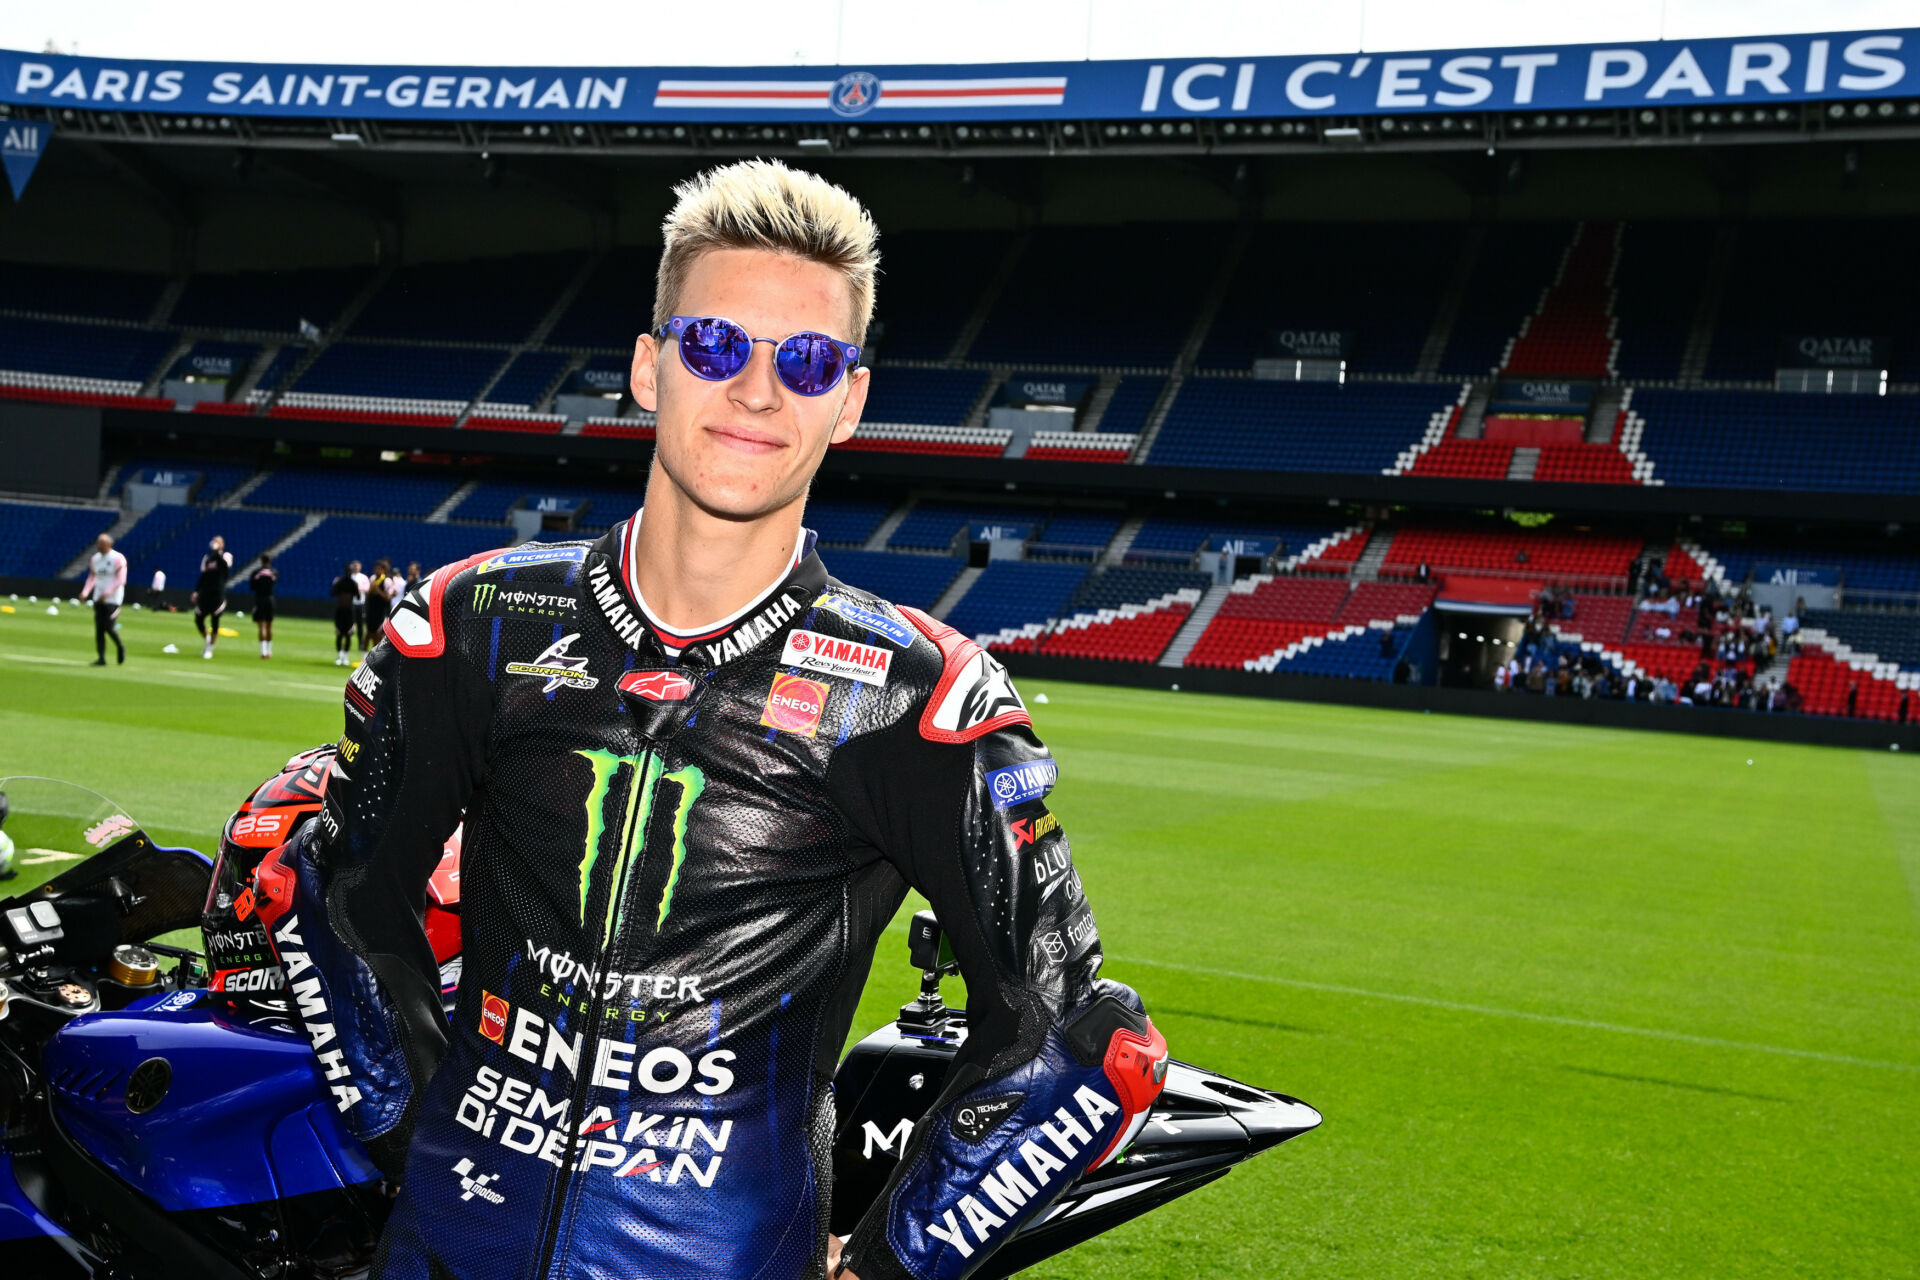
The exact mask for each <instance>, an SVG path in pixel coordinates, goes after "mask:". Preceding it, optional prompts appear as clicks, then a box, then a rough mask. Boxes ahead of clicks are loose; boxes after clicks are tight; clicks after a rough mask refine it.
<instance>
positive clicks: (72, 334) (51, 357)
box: [0, 316, 174, 382]
mask: <svg viewBox="0 0 1920 1280" xmlns="http://www.w3.org/2000/svg"><path fill="white" fill-rule="evenodd" d="M173 342H174V337H173V335H172V334H170V333H156V332H153V331H150V330H145V329H122V328H117V327H114V326H111V325H95V324H65V323H62V322H60V321H55V320H20V319H16V318H14V317H11V316H0V369H20V370H26V371H31V372H33V373H53V374H60V375H63V376H65V377H69V378H109V379H112V380H114V381H118V382H145V381H146V380H147V379H148V378H149V377H150V376H152V374H153V371H154V367H155V366H156V365H158V364H159V363H160V361H162V360H163V359H165V358H166V355H167V352H168V351H169V350H171V349H172V347H173Z"/></svg>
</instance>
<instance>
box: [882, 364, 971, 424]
mask: <svg viewBox="0 0 1920 1280" xmlns="http://www.w3.org/2000/svg"><path fill="white" fill-rule="evenodd" d="M986 385H987V374H986V373H985V372H983V371H981V370H978V369H914V368H903V367H900V366H898V365H890V366H887V367H885V368H881V369H876V370H874V372H873V377H872V379H871V381H870V382H869V383H868V390H867V407H866V409H865V410H864V411H863V412H862V413H861V415H860V416H861V417H862V418H864V419H865V420H866V421H868V422H922V423H926V424H928V425H930V426H936V427H957V426H959V425H960V424H961V423H962V422H964V421H966V417H967V410H968V409H971V408H972V407H973V402H974V401H975V400H978V399H979V398H980V392H981V391H982V389H984V388H985V387H986Z"/></svg>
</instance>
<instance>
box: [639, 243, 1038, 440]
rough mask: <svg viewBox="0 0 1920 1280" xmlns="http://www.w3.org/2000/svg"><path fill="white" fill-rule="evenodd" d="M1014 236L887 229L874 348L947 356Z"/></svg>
mask: <svg viewBox="0 0 1920 1280" xmlns="http://www.w3.org/2000/svg"><path fill="white" fill-rule="evenodd" d="M1012 240H1013V237H1012V235H1011V234H1010V233H1008V232H1005V231H894V232H889V233H887V235H886V236H884V237H883V238H882V239H881V242H880V287H879V289H878V291H877V294H878V309H877V311H876V314H875V319H876V320H878V321H879V328H878V329H877V330H876V332H875V334H874V335H873V337H872V342H871V344H872V345H873V347H874V348H875V350H877V351H878V352H879V353H880V355H881V356H882V357H883V358H885V359H890V360H940V359H944V358H945V357H946V355H947V353H948V352H949V351H950V350H951V349H952V347H953V344H954V342H955V341H956V340H957V339H958V338H959V336H960V330H961V329H962V328H964V327H965V325H966V322H967V319H968V317H969V316H971V315H972V314H973V308H974V306H975V304H976V303H978V302H979V301H980V294H981V291H982V290H984V289H985V288H986V286H987V281H989V280H991V279H992V278H993V274H994V272H995V270H996V269H997V268H998V267H999V265H1000V262H1001V260H1002V259H1003V258H1004V257H1005V256H1006V253H1007V249H1008V246H1009V245H1010V244H1011V243H1012ZM651 287H652V286H651V284H649V286H648V288H649V292H650V291H651ZM867 416H868V417H870V418H873V415H872V414H871V413H869V414H868V415H867ZM873 420H874V421H875V422H880V421H884V419H881V418H873ZM912 421H915V422H918V421H922V419H918V418H915V419H912Z"/></svg>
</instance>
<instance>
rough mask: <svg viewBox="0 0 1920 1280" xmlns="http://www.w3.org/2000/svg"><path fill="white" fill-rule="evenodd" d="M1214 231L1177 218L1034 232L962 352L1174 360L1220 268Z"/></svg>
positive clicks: (992, 357) (1104, 361)
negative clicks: (990, 310)
mask: <svg viewBox="0 0 1920 1280" xmlns="http://www.w3.org/2000/svg"><path fill="white" fill-rule="evenodd" d="M1221 234H1222V232H1221V228H1220V227H1218V226H1209V225H1206V224H1201V223H1175V222H1162V223H1137V224H1132V225H1128V226H1118V227H1049V228H1043V229H1041V230H1039V231H1035V232H1034V233H1033V240H1032V242H1031V243H1030V244H1029V245H1028V246H1027V248H1026V251H1025V253H1023V254H1022V255H1021V258H1020V261H1019V262H1018V263H1017V264H1015V267H1014V271H1013V275H1012V277H1011V278H1010V279H1009V280H1008V281H1007V284H1006V287H1005V289H1004V290H1003V291H1002V292H1001V294H1000V297H999V299H998V300H997V301H996V302H995V303H994V306H993V311H992V313H991V314H990V315H989V316H988V317H987V322H986V325H985V327H984V328H983V329H982V330H981V331H980V336H979V337H977V338H975V339H974V342H973V346H972V348H971V349H970V350H969V351H968V352H967V356H968V358H969V359H973V360H986V361H992V362H994V363H1004V364H1018V365H1029V364H1035V363H1043V362H1044V363H1050V364H1084V365H1106V366H1115V365H1134V366H1164V365H1169V364H1172V363H1173V359H1174V356H1175V355H1176V354H1177V353H1178V352H1179V349H1180V344H1181V343H1182V342H1183V341H1185V340H1186V336H1187V332H1188V330H1190V329H1191V328H1192V327H1193V321H1194V317H1195V315H1196V314H1197V313H1198V311H1199V309H1200V300H1201V298H1202V297H1203V296H1204V295H1205V294H1206V291H1207V286H1208V285H1209V284H1211V283H1212V281H1213V278H1214V276H1215V275H1216V274H1217V272H1218V269H1219V256H1218V255H1219V250H1220V240H1221Z"/></svg>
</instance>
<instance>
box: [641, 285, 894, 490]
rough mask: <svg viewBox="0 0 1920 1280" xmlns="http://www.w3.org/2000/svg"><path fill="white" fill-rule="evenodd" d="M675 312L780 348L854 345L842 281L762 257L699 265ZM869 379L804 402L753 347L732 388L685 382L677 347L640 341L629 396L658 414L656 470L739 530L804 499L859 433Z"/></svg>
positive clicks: (861, 376)
mask: <svg viewBox="0 0 1920 1280" xmlns="http://www.w3.org/2000/svg"><path fill="white" fill-rule="evenodd" d="M675 311H676V313H677V314H679V315H683V316H724V317H726V318H727V319H729V320H732V321H734V322H735V323H737V324H739V325H741V326H743V327H744V328H745V329H746V331H747V332H748V333H749V334H751V335H752V336H754V337H755V338H772V339H774V340H775V341H778V340H779V339H781V338H785V337H786V336H787V335H789V334H792V333H797V332H799V331H800V330H803V329H807V330H812V331H814V332H816V333H824V334H827V335H828V336H830V337H833V338H838V339H840V340H842V341H846V340H848V334H849V333H850V332H851V328H852V322H851V319H850V312H851V301H850V299H849V297H848V292H847V283H846V280H845V279H844V278H843V277H842V276H841V275H840V273H839V272H837V271H835V270H834V269H833V268H831V267H827V266H822V265H821V264H819V263H817V262H808V261H806V260H804V259H801V258H795V257H792V256H790V255H788V254H784V253H775V252H772V251H769V250H762V249H715V250H710V251H709V252H707V253H704V254H702V255H700V257H699V258H697V259H696V260H695V261H694V263H693V267H692V269H691V270H690V271H689V272H688V273H687V284H686V288H685V289H684V290H683V291H682V293H681V296H680V300H679V302H678V304H677V305H676V307H675ZM867 377H868V374H867V371H866V370H865V369H860V370H858V371H854V372H849V373H848V374H847V375H846V376H845V377H844V378H842V379H841V380H840V382H839V384H838V385H836V386H835V387H834V388H833V389H832V390H831V391H828V392H827V393H826V394H825V395H819V396H803V395H797V394H795V393H794V392H792V391H790V390H788V389H787V387H786V385H785V384H784V383H782V382H781V381H780V379H779V378H778V377H777V376H775V374H774V367H773V346H772V345H771V344H769V343H765V342H756V343H754V344H753V358H752V359H751V360H750V361H748V363H747V367H746V368H744V369H742V370H741V371H740V372H739V374H737V375H736V376H734V377H732V378H729V379H727V380H726V381H725V382H708V381H705V380H704V379H701V378H696V377H695V376H694V375H693V374H692V373H690V372H688V370H687V367H686V366H685V365H684V364H682V363H681V361H680V353H679V352H678V351H677V350H676V349H675V348H674V343H673V342H672V341H671V340H669V341H666V342H659V341H657V340H656V339H654V337H653V336H652V335H651V334H646V335H642V336H641V338H640V340H639V342H638V343H637V344H636V345H635V348H634V353H633V398H634V399H635V400H636V401H638V402H639V404H640V407H641V408H643V409H652V410H654V411H655V412H657V413H658V414H659V438H658V441H657V443H656V445H655V450H656V452H655V455H654V461H655V463H656V465H657V466H658V467H659V469H660V470H661V471H662V472H663V473H664V474H665V476H666V478H667V479H668V481H669V482H670V483H672V484H673V485H674V486H675V487H676V488H678V489H679V490H680V491H681V492H683V493H685V494H686V495H687V496H688V497H689V498H691V499H692V500H693V502H694V504H695V505H696V506H698V507H700V508H701V509H702V510H704V511H707V512H709V513H711V514H713V515H717V516H722V517H725V518H729V519H736V520H751V519H754V518H756V517H758V516H762V515H765V514H767V513H769V512H772V511H778V510H780V509H781V508H783V507H785V506H787V505H789V504H791V503H793V502H796V501H798V500H800V499H801V498H803V497H804V496H805V494H806V491H807V485H808V483H809V482H810V481H811V480H812V479H813V473H814V471H815V470H816V469H817V468H818V467H819V465H820V459H821V458H822V457H823V456H824V455H825V454H826V451H827V445H828V444H829V443H832V444H838V443H839V442H840V441H842V440H846V439H848V438H849V437H851V436H852V435H853V432H854V428H855V427H856V426H857V425H858V424H859V421H860V410H861V408H862V407H863V406H864V405H865V404H866V401H867Z"/></svg>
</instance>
